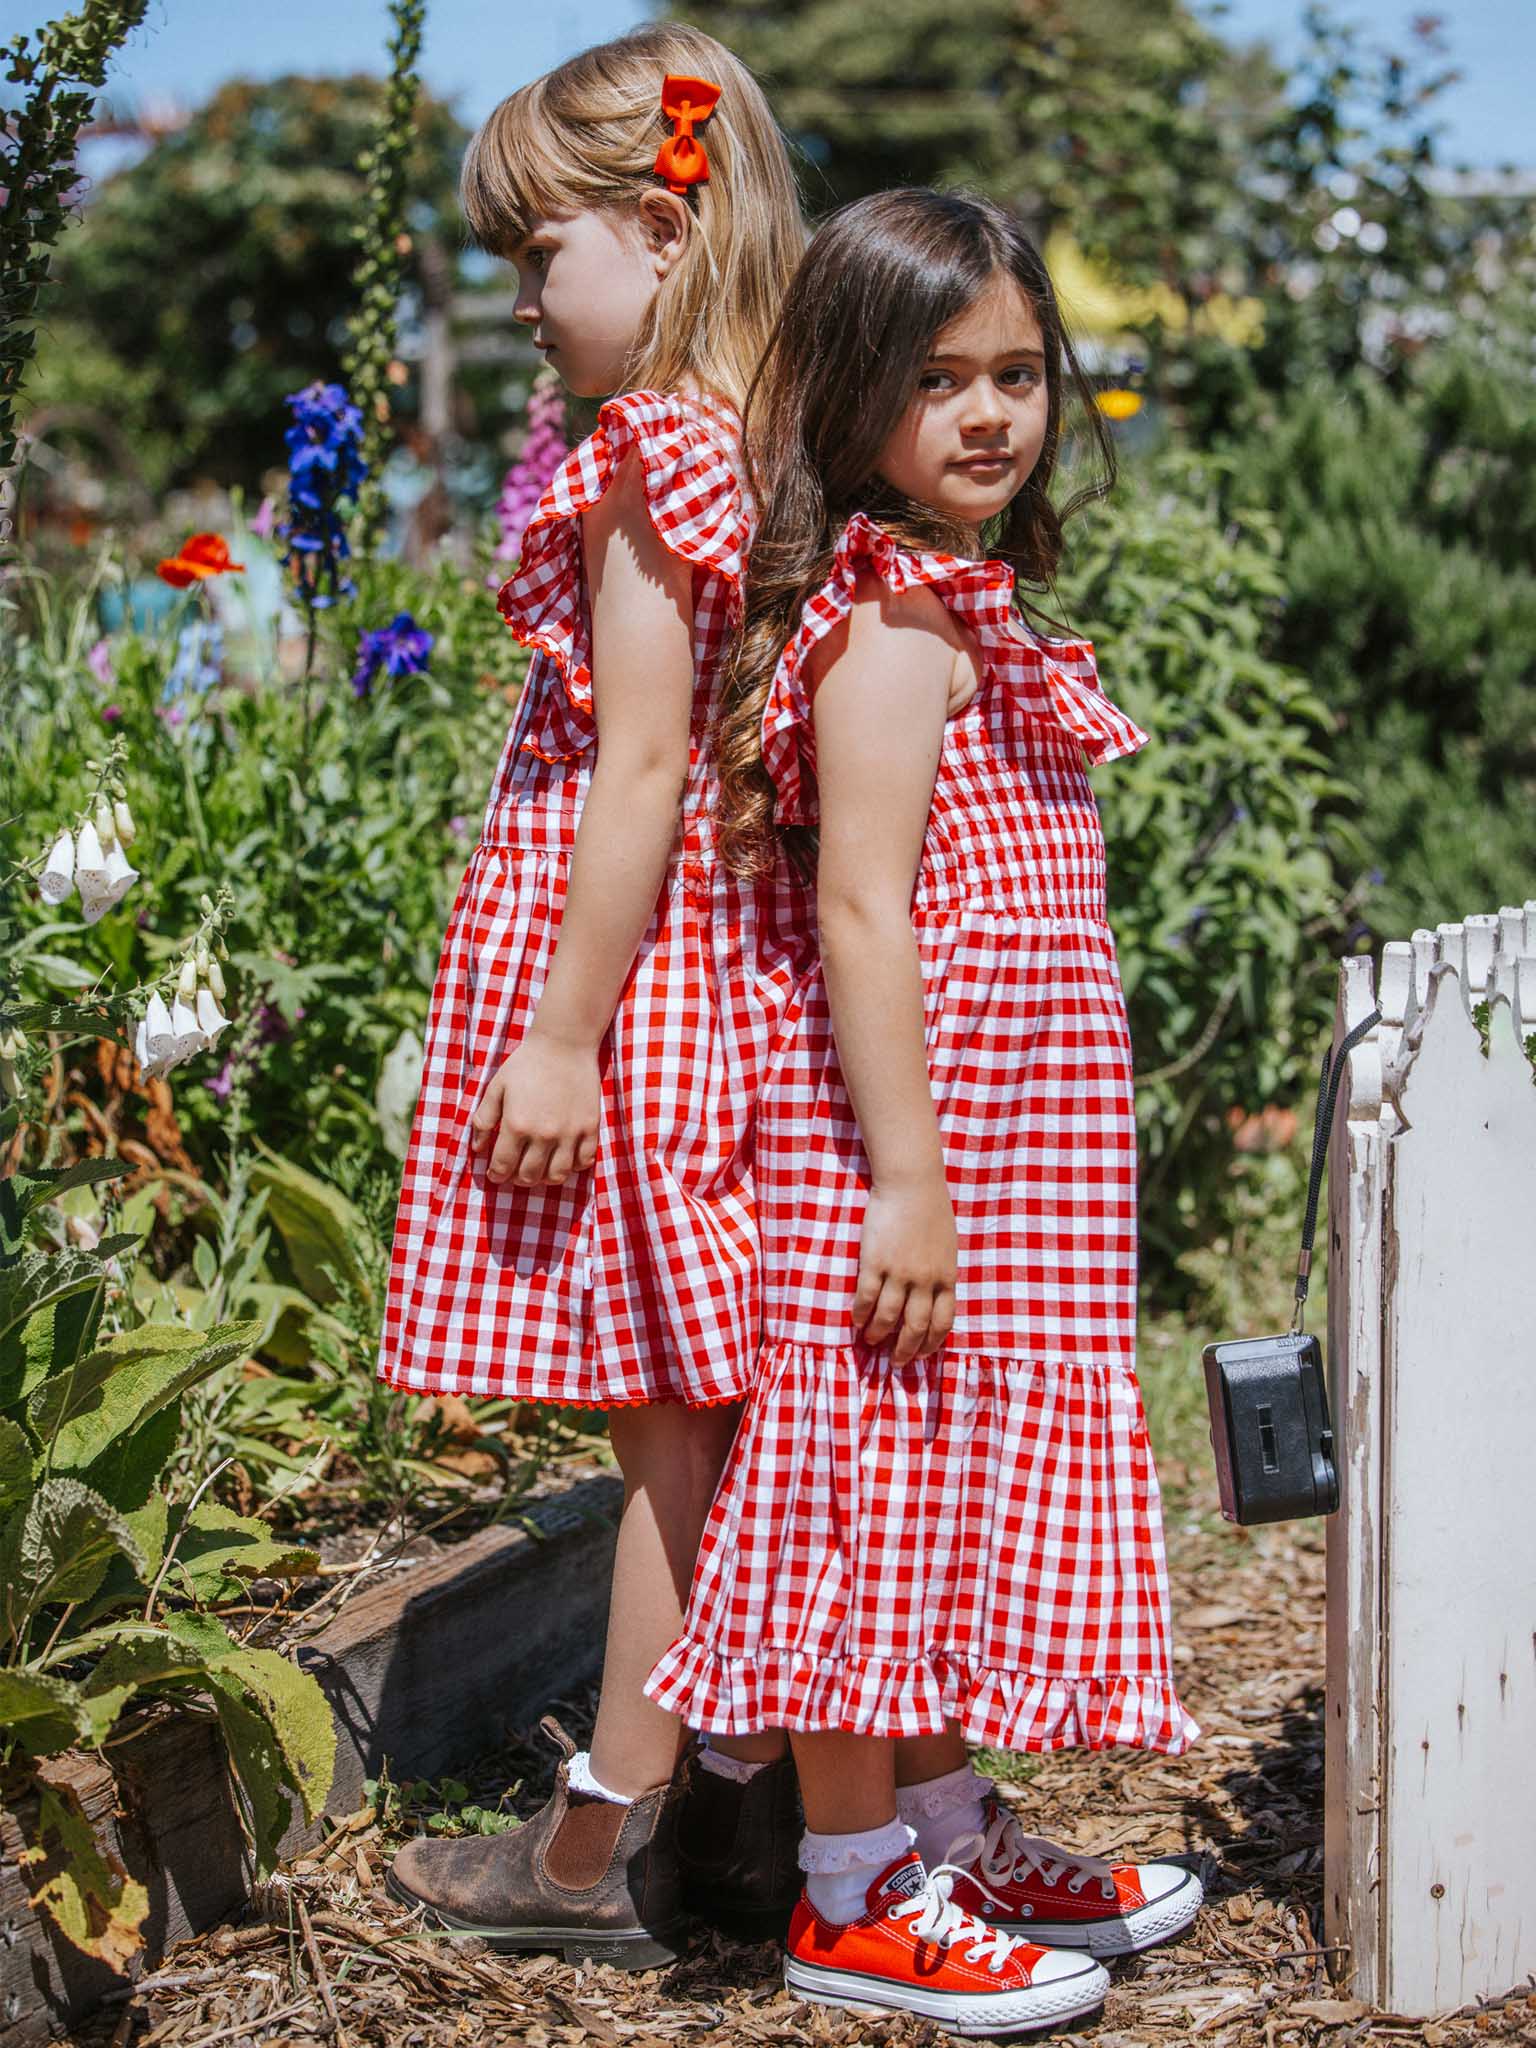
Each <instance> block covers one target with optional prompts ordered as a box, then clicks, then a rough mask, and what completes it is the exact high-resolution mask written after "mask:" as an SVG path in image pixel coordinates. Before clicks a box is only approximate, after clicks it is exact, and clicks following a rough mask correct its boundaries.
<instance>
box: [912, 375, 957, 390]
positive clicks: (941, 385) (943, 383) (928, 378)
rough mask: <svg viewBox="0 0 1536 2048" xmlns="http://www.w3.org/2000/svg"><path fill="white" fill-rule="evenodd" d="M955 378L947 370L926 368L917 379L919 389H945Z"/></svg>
mask: <svg viewBox="0 0 1536 2048" xmlns="http://www.w3.org/2000/svg"><path fill="white" fill-rule="evenodd" d="M952 381H953V380H952V379H951V377H950V374H949V372H948V371H947V370H925V371H924V372H923V374H922V376H921V377H919V378H918V380H917V388H918V390H919V391H945V390H947V389H948V388H949V385H950V383H951V382H952Z"/></svg>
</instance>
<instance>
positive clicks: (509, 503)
mask: <svg viewBox="0 0 1536 2048" xmlns="http://www.w3.org/2000/svg"><path fill="white" fill-rule="evenodd" d="M570 452H571V451H570V446H569V444H568V442H567V441H566V438H565V399H564V396H563V395H562V392H561V387H560V380H559V378H558V377H557V376H556V375H555V373H554V371H553V370H541V371H540V372H539V374H538V376H537V377H535V379H534V380H533V389H532V391H531V392H530V393H529V394H528V406H527V411H526V412H525V414H524V434H523V446H522V452H521V454H520V455H519V456H518V458H517V460H516V462H514V463H513V465H512V467H511V468H510V469H509V470H508V471H507V474H506V478H505V480H504V482H503V483H502V487H501V499H500V502H499V503H498V505H497V507H496V517H497V520H498V522H499V524H500V526H501V539H500V540H499V541H498V542H497V543H496V552H495V555H494V557H493V559H494V560H495V561H498V562H515V561H516V560H517V557H518V555H519V553H520V552H521V550H522V545H523V535H524V534H525V533H526V532H527V530H528V522H529V520H530V519H532V517H533V515H534V512H535V511H536V510H537V508H538V503H539V500H540V498H542V497H543V495H544V490H545V486H546V485H547V484H548V482H549V480H550V478H551V477H552V476H553V475H554V473H555V471H556V470H557V469H558V468H559V467H560V465H561V463H562V462H564V460H565V458H566V456H567V455H569V454H570ZM486 580H487V582H488V583H489V584H490V587H491V589H492V590H495V589H497V588H499V586H500V583H501V578H500V577H499V576H496V575H492V576H490V577H488V578H487V579H486Z"/></svg>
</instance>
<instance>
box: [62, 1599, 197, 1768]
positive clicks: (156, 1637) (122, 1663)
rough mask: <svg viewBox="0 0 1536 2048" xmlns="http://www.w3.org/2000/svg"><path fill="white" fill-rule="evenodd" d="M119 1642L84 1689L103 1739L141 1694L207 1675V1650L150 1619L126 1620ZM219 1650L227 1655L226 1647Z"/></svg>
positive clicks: (93, 1736)
mask: <svg viewBox="0 0 1536 2048" xmlns="http://www.w3.org/2000/svg"><path fill="white" fill-rule="evenodd" d="M115 1633H116V1635H117V1637H118V1640H117V1641H116V1642H115V1643H114V1644H113V1646H112V1648H111V1649H110V1650H108V1651H107V1653H106V1655H105V1656H104V1657H103V1658H102V1659H101V1661H100V1662H99V1663H98V1664H97V1666H96V1668H95V1670H94V1671H93V1672H92V1673H91V1675H90V1677H89V1678H88V1679H87V1680H86V1682H85V1684H84V1686H83V1687H82V1688H81V1706H82V1710H83V1713H84V1715H85V1717H86V1719H87V1720H88V1722H89V1724H90V1737H89V1739H90V1740H91V1741H93V1742H100V1741H101V1740H102V1739H103V1738H104V1737H105V1736H106V1735H108V1734H109V1733H110V1732H111V1729H112V1727H113V1725H114V1724H115V1722H116V1721H117V1718H118V1716H119V1715H120V1714H121V1713H122V1711H123V1708H124V1707H125V1706H126V1705H127V1704H128V1702H129V1701H130V1700H131V1699H132V1698H133V1697H134V1695H135V1694H136V1693H141V1692H147V1691H150V1690H156V1691H162V1690H164V1689H166V1688H167V1687H175V1686H183V1685H186V1684H188V1683H196V1684H198V1685H199V1686H200V1685H202V1684H203V1683H204V1682H205V1681H206V1678H207V1673H208V1658H207V1654H206V1652H205V1651H204V1650H203V1649H201V1648H200V1647H198V1646H197V1645H196V1644H195V1643H192V1642H189V1641H187V1640H186V1638H185V1637H181V1636H177V1635H173V1634H172V1633H171V1631H170V1630H169V1629H167V1628H161V1627H156V1626H153V1625H152V1624H148V1623H140V1624H137V1625H135V1624H132V1623H129V1624H124V1625H122V1626H120V1627H119V1628H118V1629H117V1630H116V1631H115ZM216 1654H222V1647H221V1648H220V1650H219V1651H218V1652H216Z"/></svg>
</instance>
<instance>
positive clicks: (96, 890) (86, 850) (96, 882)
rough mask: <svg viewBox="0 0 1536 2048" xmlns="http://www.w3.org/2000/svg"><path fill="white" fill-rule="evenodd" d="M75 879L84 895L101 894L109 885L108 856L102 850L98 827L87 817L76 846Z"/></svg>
mask: <svg viewBox="0 0 1536 2048" xmlns="http://www.w3.org/2000/svg"><path fill="white" fill-rule="evenodd" d="M75 880H76V882H78V883H79V885H80V894H81V895H82V896H100V895H103V894H104V893H105V891H106V886H107V857H106V855H105V854H104V853H103V852H102V850H101V840H100V838H99V836H98V834H97V831H96V827H95V826H94V825H93V824H92V823H91V821H90V819H89V818H87V819H86V821H85V823H84V824H83V825H82V826H81V827H80V837H79V840H78V841H77V843H76V846H75Z"/></svg>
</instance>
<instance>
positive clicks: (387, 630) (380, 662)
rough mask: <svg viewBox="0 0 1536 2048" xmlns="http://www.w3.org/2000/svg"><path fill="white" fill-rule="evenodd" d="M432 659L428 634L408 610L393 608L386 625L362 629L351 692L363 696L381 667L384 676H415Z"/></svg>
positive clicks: (430, 637) (366, 693)
mask: <svg viewBox="0 0 1536 2048" xmlns="http://www.w3.org/2000/svg"><path fill="white" fill-rule="evenodd" d="M431 659H432V635H431V634H430V633H429V632H428V631H427V629H426V627H425V626H418V625H417V623H416V621H415V620H414V619H413V618H412V617H411V615H410V613H409V612H397V613H396V614H395V616H394V618H392V619H391V620H390V622H389V624H388V625H387V626H380V627H379V628H378V629H377V630H376V631H375V632H372V633H364V635H363V636H362V638H361V640H360V641H359V642H358V646H357V667H356V668H355V669H354V670H353V672H352V693H353V695H354V696H357V697H366V696H367V695H368V694H369V693H370V691H371V690H372V689H373V681H374V677H375V676H376V675H377V674H378V673H379V670H380V669H382V670H383V671H384V673H385V675H387V676H419V675H424V674H425V673H426V669H427V665H428V663H429V662H430V661H431Z"/></svg>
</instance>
